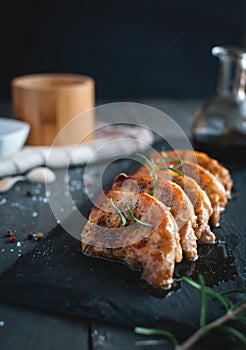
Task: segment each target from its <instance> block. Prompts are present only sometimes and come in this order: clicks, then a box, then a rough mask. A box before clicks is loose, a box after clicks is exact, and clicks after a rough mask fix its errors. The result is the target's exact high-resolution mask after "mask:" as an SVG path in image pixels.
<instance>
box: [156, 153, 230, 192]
mask: <svg viewBox="0 0 246 350" xmlns="http://www.w3.org/2000/svg"><path fill="white" fill-rule="evenodd" d="M159 154H160V156H161V155H163V156H164V157H168V158H174V159H175V158H178V159H179V160H184V161H190V162H192V163H197V164H198V165H201V166H202V167H203V168H205V169H207V170H209V171H210V172H211V173H212V174H213V175H214V176H215V177H216V178H217V179H218V181H219V182H221V184H222V185H223V186H224V188H225V191H226V195H227V198H230V197H231V189H232V186H233V181H232V178H231V176H230V173H229V171H228V169H226V168H225V167H224V166H223V165H222V164H220V163H219V162H218V161H217V160H215V159H213V158H210V157H209V156H208V155H207V154H206V153H202V152H197V151H192V150H188V149H179V150H175V151H166V152H164V153H163V152H160V153H159Z"/></svg>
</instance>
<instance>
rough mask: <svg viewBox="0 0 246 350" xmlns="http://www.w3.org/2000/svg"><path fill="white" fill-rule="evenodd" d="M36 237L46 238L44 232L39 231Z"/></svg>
mask: <svg viewBox="0 0 246 350" xmlns="http://www.w3.org/2000/svg"><path fill="white" fill-rule="evenodd" d="M36 237H37V239H38V240H40V239H42V238H44V234H43V232H38V233H36Z"/></svg>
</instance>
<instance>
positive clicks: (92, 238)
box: [81, 190, 179, 288]
mask: <svg viewBox="0 0 246 350" xmlns="http://www.w3.org/2000/svg"><path fill="white" fill-rule="evenodd" d="M110 199H111V200H113V203H114V204H115V205H116V206H117V208H118V209H119V210H120V211H121V212H122V213H123V215H124V216H125V218H126V220H127V225H126V226H122V220H121V218H120V216H119V214H118V212H117V210H116V209H115V208H114V207H112V204H111V202H110ZM126 203H128V204H129V205H130V207H131V208H132V213H133V214H134V216H135V217H136V218H137V219H139V220H141V221H143V222H146V223H148V224H151V225H152V226H151V227H144V226H142V225H141V224H138V223H136V222H135V220H134V219H133V218H132V216H131V215H129V212H128V211H127V210H126ZM81 236H82V249H83V251H84V253H85V254H88V255H92V256H97V257H105V258H110V259H117V260H121V261H124V262H126V263H127V264H128V265H129V266H130V267H132V268H134V269H141V270H142V278H144V279H146V280H147V281H148V282H149V283H150V284H152V285H153V286H155V287H158V288H163V287H168V286H169V285H170V284H171V283H172V276H173V271H174V264H175V255H176V249H177V246H178V244H179V242H178V239H179V235H178V227H177V225H176V223H175V221H174V219H173V216H172V215H171V213H170V211H169V210H168V209H167V208H166V207H165V205H164V204H163V203H161V202H160V201H158V200H157V199H156V198H154V197H152V196H150V195H148V194H143V193H131V192H121V191H114V190H110V191H107V192H103V193H102V194H101V196H100V197H99V199H98V201H97V203H96V205H95V206H94V208H93V209H92V211H91V213H90V217H89V220H88V222H87V224H86V225H85V227H84V230H83V232H82V235H81Z"/></svg>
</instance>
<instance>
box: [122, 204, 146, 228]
mask: <svg viewBox="0 0 246 350" xmlns="http://www.w3.org/2000/svg"><path fill="white" fill-rule="evenodd" d="M126 209H127V211H128V213H129V215H130V216H131V218H132V219H133V220H134V221H135V222H137V223H138V224H140V225H142V226H146V227H151V226H152V225H151V224H149V223H148V222H145V221H142V220H139V219H137V218H136V217H135V216H134V214H133V212H132V209H131V207H130V205H129V204H128V203H126Z"/></svg>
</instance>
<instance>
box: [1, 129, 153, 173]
mask: <svg viewBox="0 0 246 350" xmlns="http://www.w3.org/2000/svg"><path fill="white" fill-rule="evenodd" d="M97 126H98V124H97ZM100 126H102V124H100ZM153 141H154V135H153V133H152V132H151V131H150V130H149V129H148V128H145V127H140V126H126V125H107V126H104V127H101V128H99V129H97V130H96V131H95V135H94V139H93V140H92V141H88V142H87V143H83V144H80V145H78V146H76V145H69V146H52V147H49V146H42V147H36V146H26V147H24V148H23V149H22V150H20V151H19V152H18V153H17V154H15V155H14V157H12V158H11V159H6V160H3V161H0V177H3V176H7V175H15V174H19V173H25V172H26V171H27V170H29V169H31V168H34V167H36V166H42V165H47V166H48V167H50V168H65V167H68V166H70V165H82V164H85V163H87V162H89V163H95V162H99V161H104V160H107V159H111V158H113V159H117V158H122V157H125V156H129V155H131V154H133V153H135V152H142V151H144V150H146V149H147V148H148V147H149V146H150V145H151V144H152V143H153Z"/></svg>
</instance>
